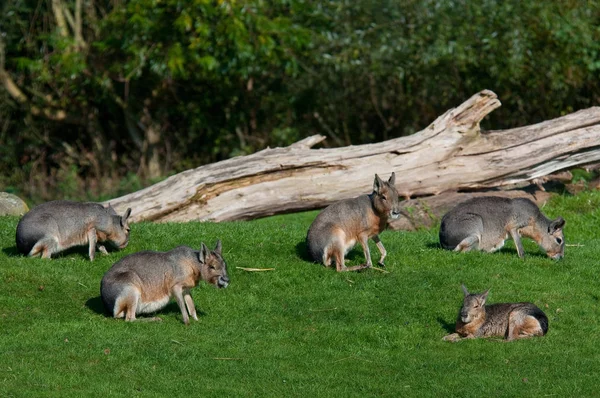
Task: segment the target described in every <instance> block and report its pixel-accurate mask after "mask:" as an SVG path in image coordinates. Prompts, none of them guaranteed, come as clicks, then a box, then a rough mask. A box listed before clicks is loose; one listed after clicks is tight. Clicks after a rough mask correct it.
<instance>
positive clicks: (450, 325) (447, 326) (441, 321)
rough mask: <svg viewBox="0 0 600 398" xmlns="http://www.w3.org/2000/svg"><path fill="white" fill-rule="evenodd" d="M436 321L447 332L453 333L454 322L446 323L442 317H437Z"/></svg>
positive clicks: (454, 328)
mask: <svg viewBox="0 0 600 398" xmlns="http://www.w3.org/2000/svg"><path fill="white" fill-rule="evenodd" d="M437 321H438V323H439V324H440V325H441V326H442V328H444V330H445V331H446V332H448V333H454V332H455V330H456V324H455V323H448V322H446V321H445V320H444V319H443V318H442V317H438V318H437Z"/></svg>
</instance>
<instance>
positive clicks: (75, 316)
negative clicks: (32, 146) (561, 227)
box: [0, 192, 600, 397]
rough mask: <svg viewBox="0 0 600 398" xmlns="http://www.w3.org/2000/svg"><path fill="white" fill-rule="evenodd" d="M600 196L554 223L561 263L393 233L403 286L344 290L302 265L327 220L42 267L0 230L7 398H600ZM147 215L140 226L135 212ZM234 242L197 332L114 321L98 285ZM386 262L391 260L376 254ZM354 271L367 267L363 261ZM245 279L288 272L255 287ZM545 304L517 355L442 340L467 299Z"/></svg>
mask: <svg viewBox="0 0 600 398" xmlns="http://www.w3.org/2000/svg"><path fill="white" fill-rule="evenodd" d="M599 208H600V193H597V192H593V193H590V192H584V193H582V194H580V195H578V196H576V197H567V196H563V197H558V198H555V199H554V200H553V201H552V202H551V203H550V204H549V205H547V206H546V207H545V208H544V212H545V213H546V214H547V215H549V216H551V217H555V216H558V215H562V216H563V217H564V218H565V219H566V220H567V225H566V227H565V236H566V240H567V244H570V245H575V246H568V247H567V248H566V255H565V258H564V259H563V260H562V261H559V262H555V261H553V260H550V259H548V258H546V257H545V255H544V254H543V253H542V252H541V251H540V249H539V248H538V247H537V245H536V244H535V243H533V242H531V241H525V242H524V244H525V250H526V255H527V256H526V258H525V259H524V260H521V259H519V258H518V257H517V255H516V251H515V249H514V246H513V245H512V242H509V243H508V244H507V245H506V247H505V248H504V249H503V250H502V251H501V252H499V253H494V254H485V253H464V254H460V253H453V252H447V251H443V250H441V249H440V248H439V247H438V239H437V230H435V229H433V230H429V231H420V232H410V233H409V232H393V231H386V232H384V233H383V234H382V236H381V238H382V241H383V243H384V245H385V247H386V249H387V251H388V253H389V254H388V257H387V259H386V263H387V271H389V273H382V272H377V271H374V270H368V271H365V272H361V273H340V274H338V273H336V272H335V271H334V270H333V269H326V268H323V267H321V266H320V265H318V264H314V263H311V262H309V261H307V260H306V258H305V254H304V252H305V247H304V238H305V235H306V231H307V230H308V227H309V225H310V223H311V222H312V220H313V219H314V217H315V215H316V214H317V212H308V213H301V214H296V215H287V216H277V217H271V218H268V219H262V220H257V221H252V222H236V223H222V224H209V223H196V222H191V223H187V224H149V223H141V224H135V225H133V230H132V239H131V243H130V245H129V246H128V247H127V248H126V249H125V250H124V251H121V252H116V253H112V254H111V255H109V256H107V257H105V256H101V255H98V256H97V258H96V261H94V262H90V261H89V260H88V259H87V257H86V250H85V249H84V250H81V251H72V252H69V253H68V254H66V255H64V256H60V257H59V258H56V259H53V260H50V261H44V260H41V259H30V258H25V257H22V256H20V255H18V254H17V253H16V249H15V243H14V233H15V227H16V224H17V219H15V218H0V244H1V247H2V251H1V252H0V261H1V266H0V286H1V287H2V290H1V292H0V330H1V334H0V347H1V350H0V395H2V396H28V397H34V396H60V397H64V396H106V395H110V396H119V395H121V396H138V395H142V396H183V395H187V396H203V397H204V396H220V397H223V396H277V397H283V396H302V397H305V396H306V397H309V396H310V397H312V396H323V397H325V396H360V397H365V396H391V397H400V396H402V397H405V396H419V397H422V396H464V397H469V396H473V397H475V396H533V395H538V396H539V395H557V396H592V395H594V394H596V393H597V388H596V383H597V382H596V379H597V374H598V372H599V371H600V359H599V358H600V348H599V347H598V344H597V340H598V337H600V327H599V326H598V319H600V310H599V300H600V288H599V286H600V284H599V280H598V279H599V278H598V261H597V259H598V258H599V257H600V240H599V239H598V232H597V231H598V227H597V226H598V224H599V223H598V221H599V218H600V210H598V209H599ZM134 211H135V209H134ZM217 238H219V239H221V240H222V242H223V252H224V257H225V259H226V260H227V262H228V265H229V274H230V278H231V284H230V286H229V287H228V288H227V289H221V290H217V289H215V288H213V287H211V286H208V285H205V284H203V285H201V286H200V287H198V288H196V289H195V290H193V296H194V301H195V302H196V306H197V308H198V311H199V315H200V321H199V322H194V321H192V324H191V325H190V326H189V327H186V326H185V325H184V324H183V323H182V322H181V314H180V313H179V309H178V308H177V305H176V304H175V303H171V304H170V305H169V306H168V307H167V308H166V309H165V310H163V311H162V312H161V313H159V316H160V317H161V318H162V319H163V321H162V322H157V323H125V322H123V321H122V320H114V319H111V318H107V317H105V316H104V314H103V308H102V304H101V302H100V300H99V286H100V279H101V278H102V275H103V274H104V272H105V271H106V270H107V269H108V268H110V266H111V265H112V264H113V263H114V262H115V261H117V260H118V259H120V258H122V257H123V256H125V255H127V254H131V253H134V252H136V251H139V250H147V249H152V250H168V249H171V248H173V247H175V246H178V245H181V244H186V245H189V246H192V247H199V246H200V242H205V243H206V244H207V245H209V246H210V247H213V246H214V244H215V242H216V240H217ZM371 252H372V254H373V256H374V258H375V259H377V258H378V251H377V249H376V248H375V245H374V244H372V245H371ZM348 258H349V259H350V262H351V263H352V264H359V263H361V262H362V261H363V255H362V251H361V250H360V248H359V247H357V248H355V250H354V251H353V252H351V253H350V255H349V256H348ZM238 267H251V268H275V270H274V271H267V272H246V271H243V270H241V269H239V268H238ZM461 283H465V284H466V285H467V287H468V288H469V289H470V290H471V291H482V290H484V289H487V288H491V292H490V296H489V298H488V301H489V302H490V303H494V302H503V301H532V302H534V303H535V304H537V305H538V306H539V307H540V308H542V309H543V310H544V311H546V313H547V315H548V317H549V320H550V330H549V333H548V335H547V336H545V337H542V338H535V339H531V340H524V341H516V342H512V343H504V342H501V341H498V340H473V341H462V342H459V343H456V344H452V343H448V342H444V341H442V340H441V338H442V337H443V336H444V335H445V334H447V333H449V332H451V331H452V327H453V325H454V320H455V317H456V314H457V311H458V308H459V306H460V302H461V300H462V291H461V289H460V284H461Z"/></svg>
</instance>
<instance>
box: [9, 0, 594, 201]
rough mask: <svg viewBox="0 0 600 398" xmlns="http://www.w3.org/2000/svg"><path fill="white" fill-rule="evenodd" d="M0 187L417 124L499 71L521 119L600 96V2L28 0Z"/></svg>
mask: <svg viewBox="0 0 600 398" xmlns="http://www.w3.org/2000/svg"><path fill="white" fill-rule="evenodd" d="M0 15H2V19H1V20H0V40H1V42H0V50H1V52H0V81H1V83H2V87H0V188H1V189H4V190H6V189H8V190H12V191H19V192H20V193H22V194H23V195H24V196H25V197H26V198H27V199H28V200H30V201H34V202H35V201H39V200H47V199H50V198H54V197H57V196H61V197H62V196H68V197H80V198H81V197H93V198H98V197H106V196H111V195H115V194H118V193H122V192H123V191H128V190H132V189H135V188H138V187H139V186H140V185H141V184H146V183H148V182H150V181H152V180H154V179H157V178H161V177H163V176H165V175H168V174H169V173H172V172H176V171H181V170H184V169H186V168H190V167H194V166H197V165H199V164H202V163H207V162H212V161H216V160H220V159H224V158H228V157H230V156H235V155H239V154H244V153H250V152H253V151H255V150H258V149H261V148H264V147H265V146H267V145H269V146H277V145H286V144H289V143H291V142H293V141H295V140H298V139H300V138H302V137H305V136H307V135H312V134H315V133H321V134H325V135H327V136H328V137H329V138H328V140H327V145H347V144H350V143H353V144H360V143H365V142H373V141H380V140H383V139H387V138H391V137H397V136H402V135H407V134H411V133H412V132H415V131H417V130H419V129H421V128H424V127H425V126H426V125H427V124H428V123H430V122H431V121H432V120H433V119H434V118H435V117H436V116H437V115H439V114H440V113H442V112H444V111H445V110H446V109H448V108H450V107H453V106H456V105H457V104H459V103H461V102H462V101H464V100H465V99H466V98H468V97H469V96H470V95H472V94H474V93H475V92H477V91H480V90H482V89H484V88H487V89H491V90H493V91H495V92H496V93H497V94H498V95H499V97H500V100H501V101H502V103H503V107H502V108H501V109H499V110H497V111H496V112H494V113H493V114H492V115H491V117H490V119H489V121H487V123H488V125H487V127H492V128H508V127H514V126H519V125H524V124H529V123H534V122H537V121H540V120H545V119H549V118H553V117H557V116H560V115H562V114H565V113H568V112H572V111H574V110H577V109H580V108H585V107H589V106H591V105H595V104H597V102H598V97H599V95H600V87H599V86H598V85H597V83H596V82H597V80H598V77H599V68H600V57H599V56H598V55H599V54H600V40H599V39H600V2H597V1H572V0H559V1H553V2H534V1H507V2H497V1H493V0H483V1H480V2H470V1H464V0H462V1H461V0H435V1H434V0H423V1H412V0H409V1H402V2H398V1H390V0H380V1H377V2H373V1H366V0H353V1H349V0H344V1H341V0H340V1H321V2H308V1H302V0H287V1H278V2H271V1H262V0H255V1H207V0H195V1H179V0H130V1H121V0H112V1H106V0H105V1H99V0H97V1H94V0H35V1H34V0H13V1H9V2H5V3H4V5H2V6H0Z"/></svg>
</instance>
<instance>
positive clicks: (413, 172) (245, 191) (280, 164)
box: [110, 90, 600, 222]
mask: <svg viewBox="0 0 600 398" xmlns="http://www.w3.org/2000/svg"><path fill="white" fill-rule="evenodd" d="M499 106H500V101H498V99H497V97H496V94H494V93H493V92H491V91H488V90H484V91H482V92H480V93H478V94H475V95H474V96H472V97H471V98H469V99H468V100H467V101H466V102H464V103H463V104H461V105H460V106H458V107H457V108H454V109H450V110H449V111H447V112H446V113H444V114H443V115H441V116H440V117H438V118H437V119H436V120H435V121H434V122H433V123H431V124H430V125H429V126H428V127H427V128H425V129H424V130H422V131H420V132H418V133H416V134H413V135H411V136H408V137H400V138H395V139H391V140H387V141H384V142H380V143H376V144H367V145H357V146H348V147H342V148H329V149H311V147H312V146H313V145H315V144H316V143H318V142H320V141H322V140H323V139H324V137H323V136H312V137H308V138H306V139H304V140H302V141H300V142H298V143H296V144H293V145H291V146H289V147H285V148H272V149H271V148H267V149H265V150H263V151H260V152H257V153H255V154H252V155H248V156H240V157H236V158H232V159H228V160H224V161H221V162H218V163H213V164H208V165H204V166H200V167H198V168H196V169H192V170H187V171H184V172H182V173H179V174H177V175H174V176H172V177H170V178H168V179H166V180H164V181H162V182H159V183H157V184H154V185H152V186H150V187H148V188H145V189H142V190H140V191H138V192H134V193H131V194H128V195H125V196H122V197H119V198H116V199H112V200H110V203H111V204H112V205H113V206H114V207H115V208H116V209H117V211H118V212H120V213H122V212H123V211H125V209H126V208H127V207H131V208H132V209H133V212H132V219H133V221H142V220H151V221H162V222H166V221H191V220H196V221H226V220H246V219H252V218H257V217H264V216H269V215H273V214H279V213H288V212H294V211H299V210H308V209H315V208H322V207H324V206H326V205H328V204H330V203H332V202H335V201H338V200H340V199H344V198H349V197H354V196H357V195H360V194H364V193H369V192H371V189H372V184H373V177H374V175H375V173H378V174H379V175H380V176H382V177H383V178H387V177H388V176H389V174H390V173H391V172H392V171H395V172H396V186H397V188H398V191H399V192H400V194H401V195H403V196H404V197H406V198H414V200H416V201H417V203H418V201H419V200H420V199H418V198H423V197H432V198H431V199H427V201H429V202H430V203H434V202H435V201H441V202H444V201H447V202H448V203H454V202H455V201H457V200H458V199H457V197H452V196H439V197H437V198H436V195H440V194H442V193H444V192H465V191H468V192H472V191H487V190H490V189H492V188H497V187H505V186H514V185H515V184H521V185H523V184H529V183H531V182H535V181H537V182H538V184H539V181H538V180H537V179H540V178H543V177H545V176H547V175H549V174H551V173H555V172H557V171H560V170H565V169H569V168H571V167H574V166H579V165H586V164H592V163H597V162H599V161H600V108H598V107H593V108H589V109H585V110H582V111H579V112H576V113H572V114H569V115H566V116H563V117H560V118H558V119H553V120H548V121H545V122H542V123H538V124H535V125H531V126H525V127H520V128H515V129H510V130H502V131H487V132H482V131H480V127H479V123H480V121H481V120H482V119H483V118H484V117H485V116H486V115H488V114H489V113H490V112H492V111H493V110H494V109H496V108H497V107H499ZM448 198H449V199H448ZM411 203H414V202H408V204H407V205H410V204H411ZM423 211H424V210H423Z"/></svg>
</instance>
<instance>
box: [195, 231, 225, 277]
mask: <svg viewBox="0 0 600 398" xmlns="http://www.w3.org/2000/svg"><path fill="white" fill-rule="evenodd" d="M221 248H222V246H221V241H220V240H218V241H217V245H216V246H215V249H214V250H209V249H208V247H206V245H205V244H204V243H202V246H201V248H200V252H198V260H199V261H200V263H201V264H202V266H201V268H200V275H201V277H202V280H204V281H206V282H208V283H210V284H213V285H215V286H216V287H219V288H223V287H227V285H229V276H227V263H225V260H224V259H223V256H222V255H221Z"/></svg>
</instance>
